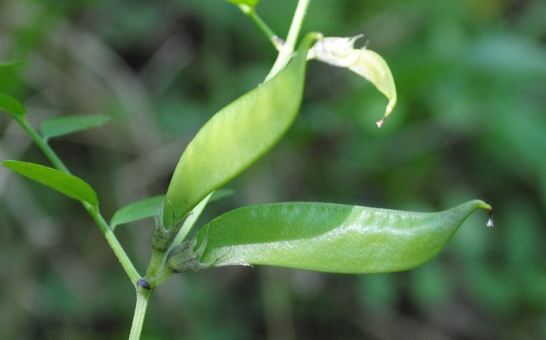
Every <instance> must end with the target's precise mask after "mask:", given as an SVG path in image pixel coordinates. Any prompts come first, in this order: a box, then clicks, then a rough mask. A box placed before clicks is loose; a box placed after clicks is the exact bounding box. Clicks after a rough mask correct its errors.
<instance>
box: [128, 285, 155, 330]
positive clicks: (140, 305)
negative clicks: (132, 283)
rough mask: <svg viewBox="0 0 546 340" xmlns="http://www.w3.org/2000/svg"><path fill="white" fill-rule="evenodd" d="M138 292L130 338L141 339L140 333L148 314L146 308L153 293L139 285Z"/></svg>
mask: <svg viewBox="0 0 546 340" xmlns="http://www.w3.org/2000/svg"><path fill="white" fill-rule="evenodd" d="M136 291H137V294H136V306H135V314H134V316H133V325H132V326H131V333H129V340H138V339H140V333H141V332H142V325H143V324H144V317H145V316H146V308H147V307H148V300H149V299H150V295H151V294H152V291H151V290H146V289H143V288H140V287H137V290H136Z"/></svg>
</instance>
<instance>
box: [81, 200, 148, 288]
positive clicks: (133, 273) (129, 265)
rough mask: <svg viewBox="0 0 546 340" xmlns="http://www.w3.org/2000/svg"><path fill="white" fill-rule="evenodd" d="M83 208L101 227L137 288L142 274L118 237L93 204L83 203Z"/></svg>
mask: <svg viewBox="0 0 546 340" xmlns="http://www.w3.org/2000/svg"><path fill="white" fill-rule="evenodd" d="M82 204H83V206H84V207H85V210H87V212H88V213H89V215H91V217H93V220H94V221H95V223H97V225H98V226H99V229H100V231H102V233H103V234H104V237H105V238H106V241H107V242H108V244H109V245H110V248H112V250H113V251H114V254H115V255H116V256H117V258H118V260H119V262H120V263H121V266H122V267H123V269H124V270H125V272H126V273H127V276H129V279H130V280H131V282H132V283H133V285H134V286H135V287H136V283H137V281H138V280H139V279H140V278H141V277H140V274H139V273H138V271H137V270H136V268H135V267H134V266H133V262H131V259H129V256H127V253H126V252H125V250H124V249H123V246H122V245H121V244H120V243H119V241H118V239H117V237H116V235H114V233H113V232H112V230H111V229H110V227H109V226H108V224H107V223H106V221H105V220H104V218H103V217H102V215H101V214H100V212H99V211H98V209H97V208H96V207H94V206H92V205H91V204H89V203H87V202H82Z"/></svg>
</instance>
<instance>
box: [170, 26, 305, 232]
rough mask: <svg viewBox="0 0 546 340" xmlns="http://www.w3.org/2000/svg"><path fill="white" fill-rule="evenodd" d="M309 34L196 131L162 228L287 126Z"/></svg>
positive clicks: (294, 110)
mask: <svg viewBox="0 0 546 340" xmlns="http://www.w3.org/2000/svg"><path fill="white" fill-rule="evenodd" d="M315 37H316V34H309V35H307V37H306V38H305V39H304V41H303V42H302V43H301V45H300V47H299V49H298V51H297V54H296V56H295V57H294V59H293V60H292V61H291V62H290V63H289V64H288V65H287V66H286V68H285V69H284V70H282V71H281V72H279V73H278V74H277V75H276V76H275V77H273V78H272V79H271V80H269V81H267V82H265V83H264V84H262V85H260V86H258V87H257V88H256V89H254V90H252V91H250V92H248V93H247V94H245V95H243V96H242V97H240V98H239V99H237V100H235V101H234V102H232V103H231V104H230V105H228V106H227V107H225V108H224V109H222V110H221V111H219V112H218V113H216V115H214V117H212V118H211V119H210V120H209V121H208V122H207V123H206V124H205V125H204V126H203V127H202V128H201V130H200V131H199V132H198V133H197V135H196V136H195V138H194V139H193V140H192V141H191V142H190V144H189V145H188V147H187V148H186V150H185V151H184V153H183V154H182V157H181V158H180V161H179V162H178V165H177V166H176V169H175V171H174V174H173V177H172V180H171V183H170V185H169V189H168V191H167V195H166V197H165V204H164V212H163V223H164V225H165V226H166V227H168V226H170V225H171V222H172V220H173V219H174V220H176V221H178V220H179V219H180V218H182V217H183V216H185V215H186V214H187V213H188V212H189V211H190V210H191V209H192V208H193V207H194V206H195V205H197V204H198V203H199V202H200V201H201V200H202V199H203V198H205V196H207V195H208V194H209V193H211V192H212V191H214V190H215V189H217V188H219V187H221V186H222V185H224V184H225V183H227V182H228V181H230V180H231V179H232V178H234V177H235V176H237V175H238V174H239V173H241V172H242V171H243V170H245V169H246V168H248V167H249V166H250V165H251V164H253V163H254V162H255V161H256V160H258V159H259V158H260V157H262V156H263V155H264V154H265V153H266V152H267V151H269V149H271V148H272V147H273V145H275V144H276V143H277V142H278V141H279V139H280V138H281V137H282V136H283V135H284V133H285V132H286V131H287V130H288V128H289V127H290V125H292V122H293V121H294V119H295V118H296V115H297V113H298V110H299V107H300V103H301V98H302V93H303V84H304V78H305V66H306V62H307V60H306V56H307V51H308V49H309V47H310V46H311V44H312V43H313V41H314V40H315Z"/></svg>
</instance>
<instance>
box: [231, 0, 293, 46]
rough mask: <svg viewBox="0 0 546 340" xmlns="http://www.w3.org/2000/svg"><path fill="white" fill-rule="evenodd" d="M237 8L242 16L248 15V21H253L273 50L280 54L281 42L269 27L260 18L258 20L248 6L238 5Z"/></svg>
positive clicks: (251, 8)
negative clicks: (241, 12)
mask: <svg viewBox="0 0 546 340" xmlns="http://www.w3.org/2000/svg"><path fill="white" fill-rule="evenodd" d="M239 8H240V9H241V11H243V13H244V14H246V15H248V16H249V17H250V19H252V21H254V23H255V24H256V26H258V28H259V29H260V30H261V31H262V32H263V33H264V34H265V35H266V36H267V38H268V39H269V41H271V43H272V44H273V46H274V47H275V49H277V51H279V52H280V51H281V49H282V46H283V42H282V40H281V39H280V38H279V36H278V35H276V34H275V32H273V30H272V29H271V28H270V27H269V26H267V24H266V23H265V22H264V21H263V20H262V18H260V16H259V15H258V14H257V13H256V10H255V9H254V7H250V6H248V5H239Z"/></svg>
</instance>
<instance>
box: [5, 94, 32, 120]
mask: <svg viewBox="0 0 546 340" xmlns="http://www.w3.org/2000/svg"><path fill="white" fill-rule="evenodd" d="M0 110H4V111H6V112H8V113H9V114H11V115H12V116H14V117H15V118H16V119H19V118H22V117H23V116H24V115H25V112H26V111H25V107H24V106H23V104H21V103H20V102H19V101H18V100H17V99H15V98H13V97H12V96H10V95H7V94H5V93H1V92H0Z"/></svg>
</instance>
